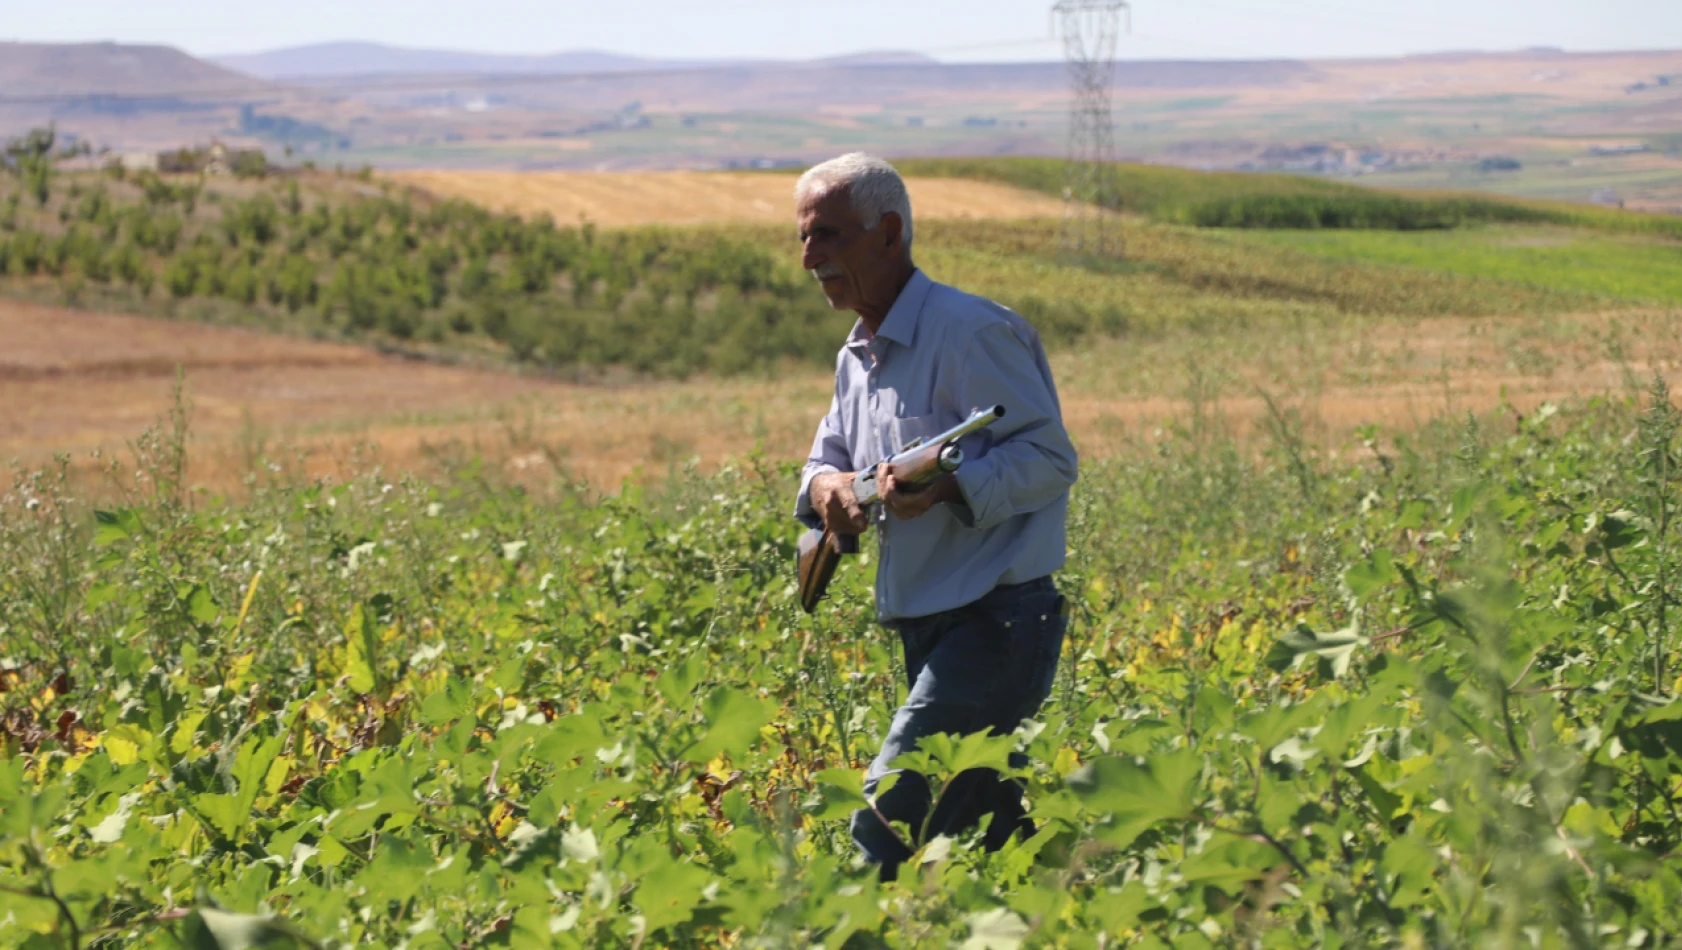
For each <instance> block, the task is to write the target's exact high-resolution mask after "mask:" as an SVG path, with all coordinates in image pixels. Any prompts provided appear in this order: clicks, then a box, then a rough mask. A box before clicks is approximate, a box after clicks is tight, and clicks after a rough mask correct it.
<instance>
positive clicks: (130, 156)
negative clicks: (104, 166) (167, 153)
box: [108, 152, 158, 172]
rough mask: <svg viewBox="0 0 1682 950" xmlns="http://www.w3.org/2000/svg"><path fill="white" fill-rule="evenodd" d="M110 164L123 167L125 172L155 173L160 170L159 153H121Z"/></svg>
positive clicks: (112, 158)
mask: <svg viewBox="0 0 1682 950" xmlns="http://www.w3.org/2000/svg"><path fill="white" fill-rule="evenodd" d="M108 164H112V165H118V166H121V167H122V169H123V170H124V171H131V172H155V171H157V170H158V153H157V152H119V153H117V154H116V155H113V156H111V157H110V158H109V160H108Z"/></svg>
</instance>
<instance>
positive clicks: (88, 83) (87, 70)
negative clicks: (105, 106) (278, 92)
mask: <svg viewBox="0 0 1682 950" xmlns="http://www.w3.org/2000/svg"><path fill="white" fill-rule="evenodd" d="M272 92H273V87H272V86H270V85H269V84H268V83H266V82H263V81H261V80H259V79H254V78H252V77H251V76H247V75H242V74H240V73H237V72H234V71H232V70H229V69H226V68H224V67H222V66H217V65H214V64H212V63H207V62H205V61H203V60H201V59H195V58H193V57H192V56H189V55H187V54H186V53H184V52H182V51H181V50H178V49H176V48H174V47H172V46H141V45H130V44H126V43H124V44H118V43H4V42H0V101H3V100H8V99H11V100H15V99H21V98H29V97H40V96H53V97H61V98H62V97H76V96H89V97H92V96H101V95H121V96H125V97H130V98H132V97H136V96H155V97H159V98H170V97H176V96H194V97H199V98H203V97H206V96H226V97H229V98H235V97H240V96H254V95H263V94H265V93H269V94H272Z"/></svg>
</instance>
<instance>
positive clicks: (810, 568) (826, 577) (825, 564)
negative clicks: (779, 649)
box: [800, 528, 859, 613]
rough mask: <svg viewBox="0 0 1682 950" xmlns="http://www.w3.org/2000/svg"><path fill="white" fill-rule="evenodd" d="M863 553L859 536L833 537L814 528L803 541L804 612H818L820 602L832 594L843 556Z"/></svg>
mask: <svg viewBox="0 0 1682 950" xmlns="http://www.w3.org/2000/svg"><path fill="white" fill-rule="evenodd" d="M857 553H859V539H858V535H856V534H832V533H830V532H829V531H828V530H827V529H823V528H814V529H812V530H811V531H808V532H806V533H805V534H804V535H803V536H801V538H800V608H801V609H802V610H804V611H806V612H807V613H811V612H812V611H814V610H817V609H818V601H820V600H822V599H823V595H824V592H825V591H827V590H829V581H830V578H832V577H834V576H835V568H836V565H838V564H840V563H841V555H843V554H857Z"/></svg>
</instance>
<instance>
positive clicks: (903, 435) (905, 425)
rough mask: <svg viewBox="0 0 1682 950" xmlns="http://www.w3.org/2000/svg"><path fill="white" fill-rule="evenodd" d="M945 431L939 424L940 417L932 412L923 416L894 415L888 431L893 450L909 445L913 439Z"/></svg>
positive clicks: (928, 437)
mask: <svg viewBox="0 0 1682 950" xmlns="http://www.w3.org/2000/svg"><path fill="white" fill-rule="evenodd" d="M943 431H945V430H944V429H942V428H941V426H940V417H939V416H937V415H936V414H934V413H932V412H931V413H929V414H928V415H925V416H896V417H894V420H893V422H892V424H891V431H890V432H889V433H888V435H889V437H890V439H891V440H892V445H893V447H894V451H895V452H898V451H899V450H900V449H903V448H905V447H906V446H907V445H910V444H911V442H912V441H913V440H915V439H925V440H926V439H932V438H934V437H935V436H937V435H939V434H940V433H941V432H943Z"/></svg>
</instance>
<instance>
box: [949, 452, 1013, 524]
mask: <svg viewBox="0 0 1682 950" xmlns="http://www.w3.org/2000/svg"><path fill="white" fill-rule="evenodd" d="M952 480H953V481H955V482H957V483H958V494H959V495H961V496H962V497H963V501H962V502H954V503H953V504H952V514H953V516H954V517H956V518H957V519H958V523H959V524H962V525H963V526H964V527H966V528H991V527H992V526H993V525H995V524H997V523H998V522H1000V521H1003V520H1004V513H1001V512H1000V511H999V510H998V509H1000V508H1002V504H1001V503H1000V502H999V501H998V500H997V499H995V498H994V495H995V494H996V492H995V491H994V489H995V488H996V486H995V485H994V484H993V468H992V466H991V465H988V464H987V460H986V459H985V458H980V459H976V460H975V461H973V462H965V463H964V464H963V465H960V466H959V467H958V470H957V471H956V472H953V473H952Z"/></svg>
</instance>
